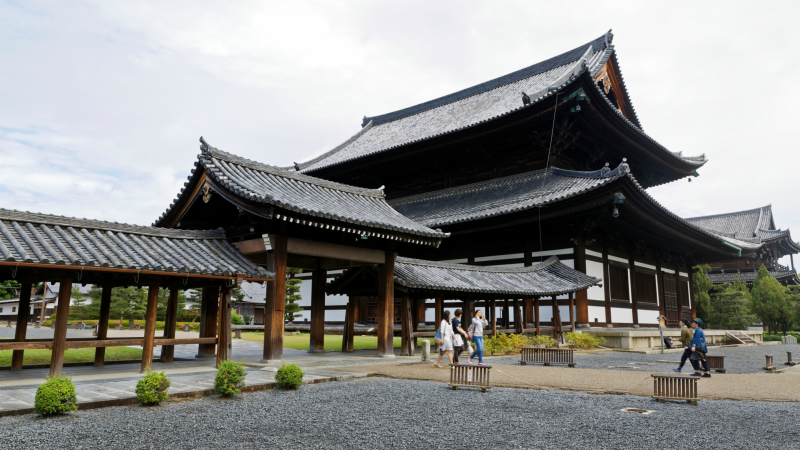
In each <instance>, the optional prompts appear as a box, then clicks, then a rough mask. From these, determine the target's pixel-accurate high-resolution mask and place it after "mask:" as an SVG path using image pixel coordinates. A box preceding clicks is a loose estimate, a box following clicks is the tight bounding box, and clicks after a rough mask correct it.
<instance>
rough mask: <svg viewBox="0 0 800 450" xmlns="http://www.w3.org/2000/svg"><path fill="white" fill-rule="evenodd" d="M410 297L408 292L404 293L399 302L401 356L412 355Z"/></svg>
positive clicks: (412, 328)
mask: <svg viewBox="0 0 800 450" xmlns="http://www.w3.org/2000/svg"><path fill="white" fill-rule="evenodd" d="M411 316H412V314H411V299H410V298H409V297H408V294H404V295H403V297H402V300H401V302H400V318H401V320H400V327H401V328H400V354H401V355H402V356H414V340H413V338H412V336H413V334H414V327H413V325H412V322H413V318H412V317H411Z"/></svg>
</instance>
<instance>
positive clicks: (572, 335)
mask: <svg viewBox="0 0 800 450" xmlns="http://www.w3.org/2000/svg"><path fill="white" fill-rule="evenodd" d="M564 337H565V338H566V339H567V340H568V341H569V348H577V349H580V350H588V349H589V348H592V347H597V346H599V345H602V344H605V342H606V339H605V338H604V337H602V336H595V335H592V334H588V333H586V334H583V333H576V332H573V331H570V332H567V333H564Z"/></svg>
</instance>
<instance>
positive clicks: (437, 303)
mask: <svg viewBox="0 0 800 450" xmlns="http://www.w3.org/2000/svg"><path fill="white" fill-rule="evenodd" d="M443 310H444V305H443V303H442V296H441V295H440V296H438V297H435V298H434V303H433V326H434V328H437V329H438V328H439V324H440V323H442V311H443Z"/></svg>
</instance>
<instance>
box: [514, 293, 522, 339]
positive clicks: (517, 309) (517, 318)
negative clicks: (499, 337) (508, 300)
mask: <svg viewBox="0 0 800 450" xmlns="http://www.w3.org/2000/svg"><path fill="white" fill-rule="evenodd" d="M514 328H516V332H517V334H522V333H524V332H525V320H524V319H523V317H522V306H520V301H519V300H516V299H515V300H514Z"/></svg>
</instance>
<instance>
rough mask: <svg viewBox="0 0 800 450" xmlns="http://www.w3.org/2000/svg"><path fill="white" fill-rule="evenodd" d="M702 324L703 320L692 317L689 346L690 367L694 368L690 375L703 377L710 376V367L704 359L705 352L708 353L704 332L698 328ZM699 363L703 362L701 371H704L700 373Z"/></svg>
mask: <svg viewBox="0 0 800 450" xmlns="http://www.w3.org/2000/svg"><path fill="white" fill-rule="evenodd" d="M702 326H703V321H702V320H701V319H694V320H693V321H692V329H693V330H694V336H693V337H692V341H691V344H692V346H691V347H690V349H691V351H692V354H691V355H692V356H690V358H691V361H692V367H693V368H694V373H693V374H692V375H694V376H696V377H703V378H711V368H710V367H709V366H708V361H706V353H708V347H707V346H706V334H705V333H704V332H703V329H702V328H700V327H702ZM700 363H702V364H703V371H704V372H705V373H703V374H701V373H700Z"/></svg>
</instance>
